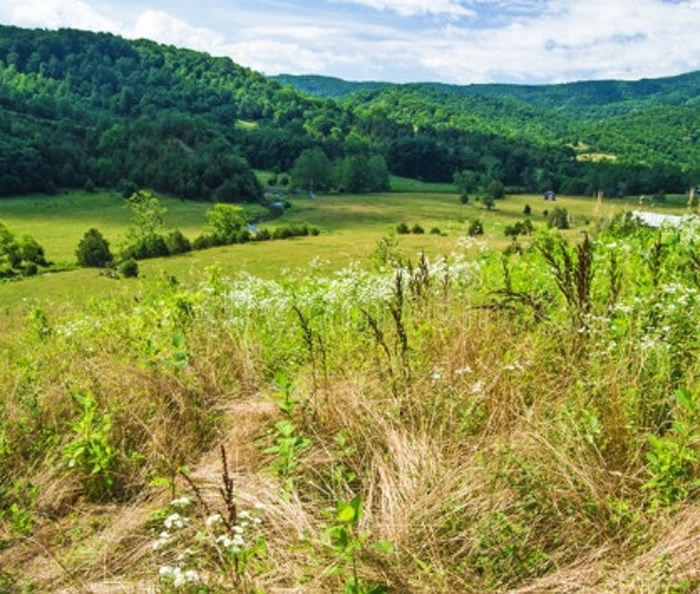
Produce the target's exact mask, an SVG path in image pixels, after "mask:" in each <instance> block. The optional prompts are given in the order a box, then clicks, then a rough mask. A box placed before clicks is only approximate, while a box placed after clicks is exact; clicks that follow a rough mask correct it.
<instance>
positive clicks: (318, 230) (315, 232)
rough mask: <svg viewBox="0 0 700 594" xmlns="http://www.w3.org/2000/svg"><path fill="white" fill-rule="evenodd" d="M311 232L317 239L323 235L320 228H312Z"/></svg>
mask: <svg viewBox="0 0 700 594" xmlns="http://www.w3.org/2000/svg"><path fill="white" fill-rule="evenodd" d="M310 232H311V235H313V236H314V237H317V236H318V235H320V234H321V230H320V229H319V228H318V227H311V230H310Z"/></svg>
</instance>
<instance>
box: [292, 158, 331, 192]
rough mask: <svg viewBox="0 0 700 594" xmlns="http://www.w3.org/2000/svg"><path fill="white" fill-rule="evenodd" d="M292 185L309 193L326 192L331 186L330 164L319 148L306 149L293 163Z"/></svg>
mask: <svg viewBox="0 0 700 594" xmlns="http://www.w3.org/2000/svg"><path fill="white" fill-rule="evenodd" d="M290 173H291V176H292V184H294V186H296V187H297V188H301V189H304V190H309V191H310V192H315V191H321V190H327V189H328V188H330V185H331V162H330V161H329V160H328V157H327V156H326V153H324V152H323V150H322V149H320V148H313V149H306V150H304V151H303V152H302V153H301V155H299V156H298V157H297V159H296V160H295V161H294V165H293V166H292V170H291V172H290Z"/></svg>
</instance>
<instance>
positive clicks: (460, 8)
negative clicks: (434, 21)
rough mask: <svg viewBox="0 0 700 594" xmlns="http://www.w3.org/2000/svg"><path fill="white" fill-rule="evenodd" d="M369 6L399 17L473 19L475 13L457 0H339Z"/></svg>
mask: <svg viewBox="0 0 700 594" xmlns="http://www.w3.org/2000/svg"><path fill="white" fill-rule="evenodd" d="M341 1H344V2H348V3H353V4H361V5H363V6H369V7H370V8H374V9H376V10H390V11H393V12H395V13H397V14H399V15H401V16H405V17H408V16H421V15H447V16H450V17H473V16H475V15H476V13H475V12H474V11H473V10H471V9H469V8H467V7H465V6H464V5H463V4H462V3H461V2H459V0H341Z"/></svg>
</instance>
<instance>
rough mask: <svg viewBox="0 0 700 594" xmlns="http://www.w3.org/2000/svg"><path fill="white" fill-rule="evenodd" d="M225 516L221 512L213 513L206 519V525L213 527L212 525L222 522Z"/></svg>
mask: <svg viewBox="0 0 700 594" xmlns="http://www.w3.org/2000/svg"><path fill="white" fill-rule="evenodd" d="M222 520H223V518H222V517H221V514H212V515H211V516H209V517H208V518H207V519H206V522H205V523H206V525H207V528H211V527H212V526H216V524H218V523H219V522H221V521H222Z"/></svg>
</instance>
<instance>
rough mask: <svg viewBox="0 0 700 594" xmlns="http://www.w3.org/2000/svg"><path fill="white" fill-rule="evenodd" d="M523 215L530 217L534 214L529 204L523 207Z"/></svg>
mask: <svg viewBox="0 0 700 594" xmlns="http://www.w3.org/2000/svg"><path fill="white" fill-rule="evenodd" d="M523 214H524V215H525V216H528V217H529V216H530V215H531V214H532V208H530V205H529V204H526V205H525V206H524V207H523Z"/></svg>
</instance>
